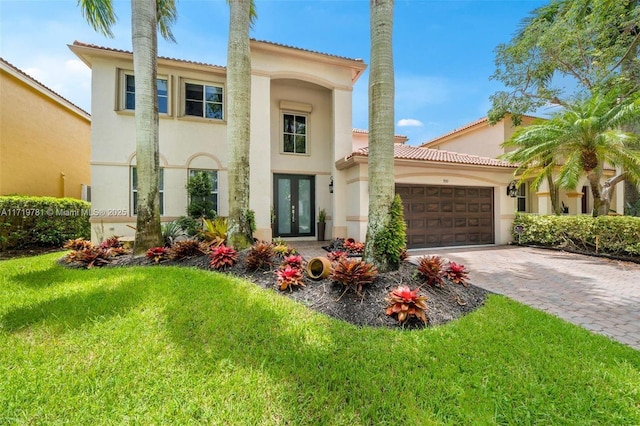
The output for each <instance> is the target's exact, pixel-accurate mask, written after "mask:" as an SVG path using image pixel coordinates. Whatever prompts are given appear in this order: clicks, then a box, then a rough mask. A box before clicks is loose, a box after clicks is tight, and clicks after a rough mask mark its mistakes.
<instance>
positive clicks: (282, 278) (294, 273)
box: [276, 265, 304, 291]
mask: <svg viewBox="0 0 640 426" xmlns="http://www.w3.org/2000/svg"><path fill="white" fill-rule="evenodd" d="M276 275H277V277H278V288H279V289H280V290H282V291H284V290H286V289H289V291H291V289H292V287H304V281H303V276H302V270H300V269H299V268H295V267H293V266H291V265H286V266H284V267H283V268H280V269H279V270H277V271H276Z"/></svg>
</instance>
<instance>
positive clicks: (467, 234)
mask: <svg viewBox="0 0 640 426" xmlns="http://www.w3.org/2000/svg"><path fill="white" fill-rule="evenodd" d="M396 193H397V194H399V195H400V197H401V198H402V204H403V206H404V218H405V221H406V223H407V247H408V248H410V249H411V248H428V247H451V246H469V245H479V244H494V243H495V230H494V205H493V188H491V187H471V186H436V185H409V184H396Z"/></svg>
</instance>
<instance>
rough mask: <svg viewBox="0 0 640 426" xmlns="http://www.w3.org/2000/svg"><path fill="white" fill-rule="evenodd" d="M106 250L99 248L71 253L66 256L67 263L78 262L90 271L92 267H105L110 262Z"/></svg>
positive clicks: (109, 256)
mask: <svg viewBox="0 0 640 426" xmlns="http://www.w3.org/2000/svg"><path fill="white" fill-rule="evenodd" d="M111 257H112V256H111V255H110V254H109V251H108V250H105V249H101V248H99V247H89V248H85V249H82V250H75V251H72V252H71V253H69V254H68V255H67V258H66V261H67V262H78V263H81V264H83V265H84V266H85V268H87V269H90V268H91V267H93V266H102V265H106V264H108V263H109V262H110V261H111Z"/></svg>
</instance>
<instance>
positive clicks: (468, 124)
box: [420, 115, 539, 147]
mask: <svg viewBox="0 0 640 426" xmlns="http://www.w3.org/2000/svg"><path fill="white" fill-rule="evenodd" d="M522 117H527V118H532V119H537V118H539V117H534V116H532V115H523V116H522ZM485 123H489V117H482V118H480V119H478V120H476V121H472V122H471V123H467V124H465V125H463V126H461V127H458V128H457V129H453V130H451V131H450V132H447V133H445V134H443V135H440V136H437V137H435V138H433V139H431V140H429V141H427V142H424V143H421V144H420V146H422V147H428V146H429V145H432V144H434V143H435V142H438V141H440V140H442V139H445V138H447V137H449V136H451V135H454V134H456V133H459V132H462V131H464V130H467V129H469V128H471V127H474V126H477V125H479V124H485Z"/></svg>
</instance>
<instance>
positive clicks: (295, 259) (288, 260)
mask: <svg viewBox="0 0 640 426" xmlns="http://www.w3.org/2000/svg"><path fill="white" fill-rule="evenodd" d="M302 263H303V260H302V256H300V255H299V254H292V255H291V256H285V258H284V261H283V262H282V266H283V267H284V266H286V265H289V266H291V267H292V268H298V269H301V268H302Z"/></svg>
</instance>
